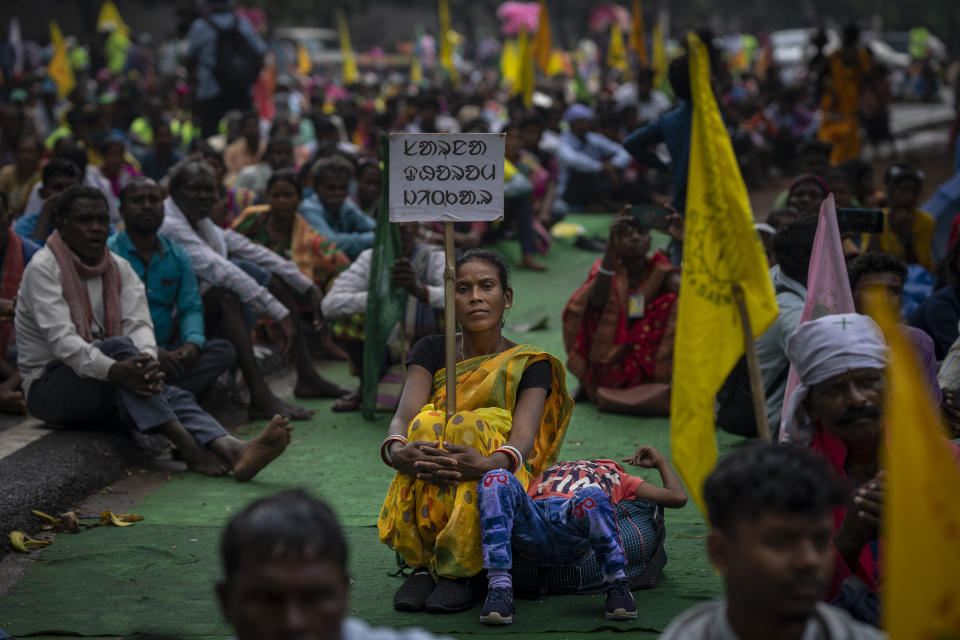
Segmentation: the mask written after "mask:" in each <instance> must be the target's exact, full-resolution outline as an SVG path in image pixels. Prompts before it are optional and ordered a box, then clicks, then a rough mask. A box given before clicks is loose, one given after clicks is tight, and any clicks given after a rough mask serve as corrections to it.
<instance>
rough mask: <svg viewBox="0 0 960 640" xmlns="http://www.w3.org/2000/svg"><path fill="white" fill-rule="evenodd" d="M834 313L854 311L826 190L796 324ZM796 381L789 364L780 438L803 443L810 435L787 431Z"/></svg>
mask: <svg viewBox="0 0 960 640" xmlns="http://www.w3.org/2000/svg"><path fill="white" fill-rule="evenodd" d="M835 313H856V311H855V310H854V308H853V294H852V293H851V292H850V279H849V278H848V277H847V263H846V260H844V259H843V246H842V240H841V239H840V227H838V226H837V207H836V204H835V202H834V200H833V194H830V195H828V196H827V199H826V200H824V201H823V204H822V205H820V221H819V223H818V224H817V235H816V237H815V238H814V240H813V253H812V254H811V255H810V270H809V271H808V272H807V299H806V302H804V304H803V313H801V314H800V324H803V323H804V322H809V321H810V320H816V319H817V318H822V317H823V316H826V315H831V314H835ZM798 382H799V381H798V380H797V372H796V371H795V370H794V368H793V365H791V366H790V375H789V376H788V377H787V389H786V393H784V395H783V413H782V415H781V418H780V425H781V428H780V442H799V443H803V442H806V441H807V440H809V438H810V436H809V435H808V434H797V433H788V432H787V431H788V429H787V417H788V415H787V411H788V409H789V407H790V398H791V396H793V390H794V389H795V388H796V386H797V383H798Z"/></svg>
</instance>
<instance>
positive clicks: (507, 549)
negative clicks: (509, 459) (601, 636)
mask: <svg viewBox="0 0 960 640" xmlns="http://www.w3.org/2000/svg"><path fill="white" fill-rule="evenodd" d="M623 461H624V462H629V463H630V464H632V465H633V466H638V467H643V468H646V469H654V468H655V469H657V471H659V472H660V478H661V480H662V482H663V486H662V487H658V486H656V485H653V484H650V483H647V482H644V481H643V479H642V478H637V477H635V476H631V475H628V474H627V473H626V472H625V471H624V470H623V468H622V467H621V466H620V465H618V464H617V463H616V462H614V461H613V460H576V461H569V462H558V463H557V464H555V465H553V466H552V467H550V468H548V469H547V470H546V471H544V472H543V473H542V474H541V475H540V476H539V477H537V478H535V479H534V480H532V481H531V482H530V489H529V491H524V489H523V485H522V484H521V483H520V481H519V480H518V479H517V478H516V476H514V475H513V474H511V473H508V472H506V471H505V470H503V469H498V470H495V471H491V472H489V473H487V474H485V475H484V476H483V478H482V480H481V481H480V482H479V483H478V485H477V493H478V496H479V498H478V502H477V504H478V506H479V508H480V541H481V546H482V551H483V567H484V569H486V570H487V575H488V579H489V588H488V591H487V601H486V602H485V603H484V605H483V608H482V609H481V610H480V622H483V623H485V624H510V623H511V622H513V581H512V578H511V576H510V569H511V568H512V566H513V550H514V549H515V550H516V551H517V552H518V553H520V554H523V555H524V556H527V557H529V558H532V559H534V560H535V561H536V562H537V563H538V564H540V565H542V566H551V565H558V564H564V563H569V562H576V561H578V560H580V559H582V558H583V557H585V556H586V555H587V554H588V553H589V552H590V550H591V549H592V550H593V552H594V553H595V554H596V556H597V561H598V562H599V564H600V567H601V568H602V570H603V580H604V591H605V592H606V600H605V604H604V608H605V612H604V615H605V617H606V618H608V619H610V620H631V619H634V618H636V617H637V605H636V603H634V601H633V595H632V594H631V593H630V581H629V580H628V579H627V577H626V574H625V573H624V568H625V566H626V562H627V558H626V557H625V555H624V552H623V546H622V545H621V543H620V537H619V534H618V533H617V523H616V521H615V520H614V514H613V506H612V505H613V504H616V503H619V502H620V501H621V500H633V499H638V500H648V501H650V502H653V503H656V504H659V505H662V506H664V507H670V508H680V507H682V506H683V505H685V504H686V502H687V494H686V492H685V491H684V489H683V485H682V484H681V482H680V478H678V477H677V474H676V472H674V470H673V468H672V467H671V466H670V462H669V461H668V460H667V457H666V456H665V455H663V454H662V453H660V452H659V451H657V450H656V449H654V448H653V447H651V446H647V445H644V446H641V447H640V448H639V449H637V452H636V453H635V454H633V456H632V457H630V458H624V460H623Z"/></svg>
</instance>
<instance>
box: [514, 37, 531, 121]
mask: <svg viewBox="0 0 960 640" xmlns="http://www.w3.org/2000/svg"><path fill="white" fill-rule="evenodd" d="M516 75H517V84H516V85H515V86H514V91H513V93H515V94H520V95H521V96H522V97H523V104H524V106H526V107H529V106H531V105H532V104H533V85H534V82H535V75H536V74H535V73H534V70H533V57H532V56H531V55H530V34H528V33H527V30H526V29H523V30H522V31H521V32H520V37H519V38H517V70H516Z"/></svg>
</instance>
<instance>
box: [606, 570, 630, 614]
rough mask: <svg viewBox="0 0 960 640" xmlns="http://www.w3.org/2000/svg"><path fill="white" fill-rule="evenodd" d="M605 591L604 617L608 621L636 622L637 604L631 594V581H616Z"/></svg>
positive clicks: (623, 579)
mask: <svg viewBox="0 0 960 640" xmlns="http://www.w3.org/2000/svg"><path fill="white" fill-rule="evenodd" d="M605 591H606V592H607V597H606V600H605V601H604V613H603V615H604V617H605V618H606V619H607V620H636V618H637V603H636V602H634V601H633V594H632V593H630V581H629V580H627V579H626V578H621V579H619V580H614V581H613V583H612V584H610V585H609V586H608V587H607V588H606V589H605Z"/></svg>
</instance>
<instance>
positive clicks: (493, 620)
mask: <svg viewBox="0 0 960 640" xmlns="http://www.w3.org/2000/svg"><path fill="white" fill-rule="evenodd" d="M480 622H482V623H483V624H511V623H512V622H513V589H506V588H503V587H497V588H494V589H489V590H488V591H487V601H486V602H484V603H483V608H482V609H480Z"/></svg>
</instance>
